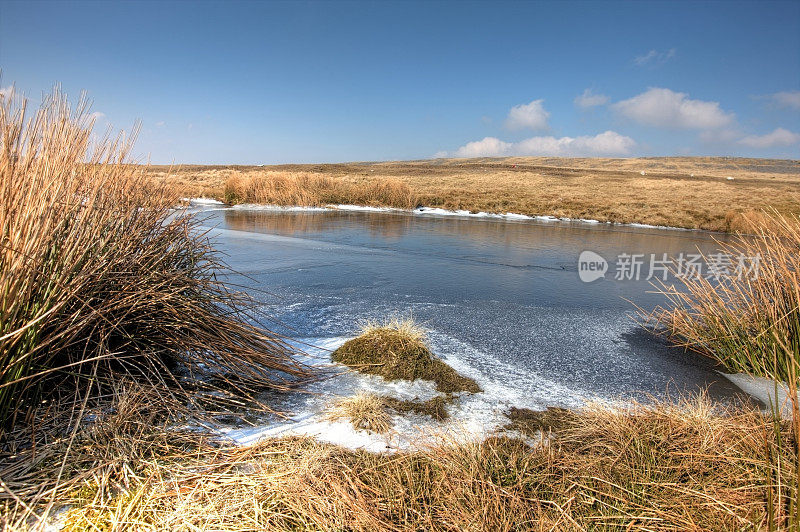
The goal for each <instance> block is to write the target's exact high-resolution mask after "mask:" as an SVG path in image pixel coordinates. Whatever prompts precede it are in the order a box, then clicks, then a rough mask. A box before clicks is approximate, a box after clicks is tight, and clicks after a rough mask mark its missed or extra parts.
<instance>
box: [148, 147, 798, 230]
mask: <svg viewBox="0 0 800 532" xmlns="http://www.w3.org/2000/svg"><path fill="white" fill-rule="evenodd" d="M642 171H644V172H645V175H641V172H642ZM152 172H153V174H154V175H156V176H157V177H158V178H159V179H161V180H164V181H166V182H169V183H172V184H175V185H176V186H180V187H183V189H184V190H186V194H194V195H200V194H209V195H215V196H217V197H219V198H220V199H222V198H223V189H224V188H225V183H226V182H229V180H230V182H231V183H237V182H239V180H245V181H246V182H249V183H255V182H258V181H260V180H265V181H275V182H278V181H280V180H281V179H283V178H285V179H288V180H301V181H302V180H305V181H306V182H308V183H310V182H313V181H314V179H321V180H322V181H320V182H325V181H324V180H325V179H328V180H333V181H334V182H336V183H339V184H340V186H343V187H344V188H347V187H350V188H351V189H353V190H358V189H364V190H369V189H371V188H372V187H376V186H380V184H381V183H385V182H392V183H399V184H403V185H405V186H407V187H408V190H409V191H410V194H411V196H413V198H414V200H413V201H409V202H406V203H407V204H408V205H410V206H413V205H411V204H412V203H413V204H421V205H425V206H428V207H442V208H446V209H465V210H470V211H486V212H501V213H505V212H514V213H519V214H527V215H552V216H558V217H569V218H589V219H597V220H601V221H611V222H621V223H630V222H639V223H648V224H654V225H668V226H675V227H688V228H700V229H710V230H719V231H733V230H736V229H742V228H743V227H744V226H745V225H746V224H744V221H743V219H742V215H743V214H746V213H749V212H752V211H759V210H761V209H763V208H766V207H774V208H775V209H777V210H778V211H779V212H781V213H795V214H797V213H800V163H798V161H780V160H765V159H733V158H724V157H716V158H711V157H693V158H681V157H663V158H640V159H601V158H596V159H559V158H548V157H515V158H507V159H437V160H434V161H407V162H386V163H348V164H325V165H281V166H268V167H248V166H183V167H179V168H173V169H171V170H170V169H168V168H165V167H156V168H154V169H153V170H152ZM298 176H304V177H303V178H302V179H299V177H298ZM727 177H733V178H734V179H733V180H728V179H727ZM253 186H254V187H255V186H256V185H253ZM233 188H234V189H235V187H233ZM404 194H405V193H404ZM358 196H359V195H358V194H355V193H353V194H351V195H349V196H346V197H332V196H329V197H325V198H321V197H320V196H318V195H314V200H315V201H316V202H319V203H310V204H321V203H325V202H328V203H360V204H364V205H378V204H380V205H388V206H404V205H401V203H404V202H396V201H392V202H384V201H383V200H382V199H381V198H379V197H377V196H373V197H371V198H370V197H366V198H364V197H362V198H360V197H358ZM249 201H251V200H249ZM256 201H261V202H263V200H257V199H256ZM274 201H276V202H277V200H274Z"/></svg>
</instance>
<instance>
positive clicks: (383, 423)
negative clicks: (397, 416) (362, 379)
mask: <svg viewBox="0 0 800 532" xmlns="http://www.w3.org/2000/svg"><path fill="white" fill-rule="evenodd" d="M326 417H327V418H328V419H329V420H331V421H338V420H340V419H347V420H350V423H351V424H352V425H353V428H355V429H356V430H366V431H367V432H377V433H383V432H386V431H388V430H389V429H390V428H392V418H391V416H390V415H389V413H388V412H387V410H386V402H385V401H384V400H383V398H381V397H379V396H377V395H375V394H371V393H366V392H361V393H358V394H356V395H354V396H352V397H343V398H341V399H338V400H336V402H334V404H333V407H332V408H331V409H330V410H328V412H327V416H326Z"/></svg>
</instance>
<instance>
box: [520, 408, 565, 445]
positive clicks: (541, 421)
mask: <svg viewBox="0 0 800 532" xmlns="http://www.w3.org/2000/svg"><path fill="white" fill-rule="evenodd" d="M506 415H507V416H508V419H510V420H511V423H509V424H508V425H506V427H505V428H506V429H507V430H514V431H517V432H519V433H520V434H523V435H525V436H528V437H531V438H532V437H535V436H537V435H538V434H539V433H541V432H552V431H554V430H555V431H557V430H559V429H560V428H563V427H564V426H565V425H567V424H569V423H570V422H571V421H572V420H573V418H574V417H575V416H576V414H575V413H574V412H572V411H571V410H566V409H564V408H558V407H550V408H548V409H547V410H531V409H529V408H516V407H513V406H512V407H511V409H509V411H508V413H507V414H506Z"/></svg>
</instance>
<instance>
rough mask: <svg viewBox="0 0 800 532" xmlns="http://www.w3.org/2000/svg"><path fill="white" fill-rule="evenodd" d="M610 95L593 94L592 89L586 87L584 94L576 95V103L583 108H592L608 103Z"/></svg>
mask: <svg viewBox="0 0 800 532" xmlns="http://www.w3.org/2000/svg"><path fill="white" fill-rule="evenodd" d="M608 100H609V97H608V96H606V95H605V94H593V93H592V90H591V89H586V90H585V91H583V94H580V95H578V96H576V97H575V100H574V102H575V105H577V106H578V107H580V108H581V109H590V108H592V107H597V106H598V105H605V104H607V103H608Z"/></svg>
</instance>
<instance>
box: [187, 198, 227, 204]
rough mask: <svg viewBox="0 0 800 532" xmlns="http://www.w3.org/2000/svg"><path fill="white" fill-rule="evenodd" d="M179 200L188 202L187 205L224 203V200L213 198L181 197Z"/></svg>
mask: <svg viewBox="0 0 800 532" xmlns="http://www.w3.org/2000/svg"><path fill="white" fill-rule="evenodd" d="M181 201H185V202H188V203H189V205H225V202H223V201H219V200H215V199H213V198H181Z"/></svg>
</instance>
